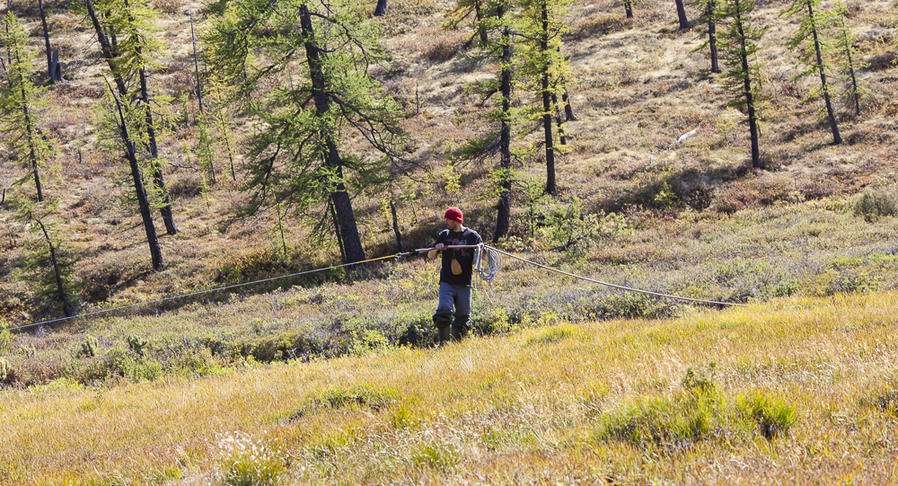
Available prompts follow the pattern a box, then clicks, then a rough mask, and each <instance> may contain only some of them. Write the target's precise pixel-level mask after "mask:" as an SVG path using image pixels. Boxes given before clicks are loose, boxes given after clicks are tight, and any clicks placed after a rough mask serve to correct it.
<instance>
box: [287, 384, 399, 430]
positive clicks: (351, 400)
mask: <svg viewBox="0 0 898 486" xmlns="http://www.w3.org/2000/svg"><path fill="white" fill-rule="evenodd" d="M399 397H400V395H399V392H397V391H396V390H393V389H391V388H374V387H368V386H358V387H355V388H351V389H331V390H327V391H325V392H323V393H320V394H318V395H317V396H312V397H311V398H309V399H307V400H306V403H305V404H304V405H303V406H302V407H300V408H299V409H298V410H296V411H295V412H293V413H292V414H291V415H290V418H289V419H288V420H289V421H291V422H292V421H295V420H298V419H299V418H301V417H304V416H306V415H308V414H309V413H312V412H315V411H317V410H326V409H331V410H336V409H340V408H346V407H351V406H357V407H365V408H369V409H371V410H374V411H377V410H381V409H382V408H384V407H386V406H388V405H390V404H392V403H395V402H396V401H397V400H398V399H399Z"/></svg>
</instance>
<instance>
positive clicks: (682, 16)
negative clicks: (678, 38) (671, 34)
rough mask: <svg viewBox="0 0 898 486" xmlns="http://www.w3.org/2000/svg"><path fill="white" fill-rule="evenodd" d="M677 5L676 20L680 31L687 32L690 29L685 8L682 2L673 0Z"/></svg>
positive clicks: (681, 0)
mask: <svg viewBox="0 0 898 486" xmlns="http://www.w3.org/2000/svg"><path fill="white" fill-rule="evenodd" d="M675 1H676V4H677V18H678V19H679V20H680V30H687V29H689V28H690V27H692V26H691V25H690V24H689V19H688V18H686V6H685V5H683V0H675Z"/></svg>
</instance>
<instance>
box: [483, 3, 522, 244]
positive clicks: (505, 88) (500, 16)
mask: <svg viewBox="0 0 898 486" xmlns="http://www.w3.org/2000/svg"><path fill="white" fill-rule="evenodd" d="M489 10H490V15H489V17H488V18H487V19H485V21H484V22H483V28H484V30H485V31H492V32H495V35H494V36H493V38H494V39H495V40H494V41H493V42H492V43H489V42H488V43H486V44H484V47H485V49H486V51H487V53H488V56H489V57H490V58H492V59H494V60H496V61H498V72H497V76H496V79H494V80H492V81H491V82H489V83H487V84H488V85H489V86H491V89H490V90H489V91H488V94H489V95H490V96H492V95H493V94H498V99H497V100H496V104H497V105H498V106H497V108H496V109H494V110H492V111H490V112H489V114H488V117H489V118H490V119H491V120H492V121H494V122H498V124H499V139H498V142H499V144H498V147H497V148H498V152H499V169H498V170H497V171H496V172H495V173H494V174H495V179H496V186H497V189H498V196H499V203H498V206H497V212H496V232H495V233H494V235H493V241H494V242H495V241H499V239H501V238H504V237H506V236H508V229H509V226H510V218H511V186H512V181H513V174H512V169H511V159H512V154H511V129H512V122H513V118H514V115H513V113H512V107H511V96H512V89H513V81H514V69H515V67H514V59H513V57H512V56H513V53H514V43H513V39H512V25H511V24H512V19H511V12H510V10H511V2H510V1H509V0H494V1H493V2H491V3H490V4H489Z"/></svg>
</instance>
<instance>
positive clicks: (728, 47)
mask: <svg viewBox="0 0 898 486" xmlns="http://www.w3.org/2000/svg"><path fill="white" fill-rule="evenodd" d="M754 8H755V3H754V0H722V1H721V4H720V10H719V17H718V18H719V21H720V26H721V31H720V45H721V49H722V51H723V58H724V64H725V65H726V67H727V71H726V72H724V73H723V80H724V87H725V88H726V89H727V90H728V91H729V92H730V93H731V95H732V100H731V101H730V103H729V106H731V107H734V108H736V109H738V110H740V111H741V112H743V113H745V114H746V115H747V123H748V130H749V135H750V137H751V164H752V167H754V168H761V167H762V163H761V151H760V127H759V121H760V105H761V103H762V101H763V97H762V95H761V65H760V63H759V61H758V60H757V52H758V45H757V42H758V41H759V40H760V39H761V37H762V35H763V31H762V30H760V29H758V28H755V27H754V26H753V25H752V19H751V14H752V12H753V10H754Z"/></svg>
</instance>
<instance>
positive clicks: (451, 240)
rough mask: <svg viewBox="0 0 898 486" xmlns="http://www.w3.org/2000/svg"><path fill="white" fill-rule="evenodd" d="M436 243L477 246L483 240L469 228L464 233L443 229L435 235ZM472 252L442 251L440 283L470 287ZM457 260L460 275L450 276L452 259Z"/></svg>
mask: <svg viewBox="0 0 898 486" xmlns="http://www.w3.org/2000/svg"><path fill="white" fill-rule="evenodd" d="M437 243H442V244H444V245H446V246H451V245H477V244H480V243H483V238H481V237H480V235H478V234H477V232H476V231H474V230H472V229H471V228H465V230H464V231H449V230H448V229H444V230H443V231H440V234H439V235H437ZM474 251H476V249H475V248H449V249H447V250H443V269H442V270H441V271H440V282H446V283H451V284H453V285H465V286H468V287H470V286H471V277H472V274H473V273H474V268H473V267H474ZM453 258H455V259H456V260H458V263H459V264H460V265H461V274H460V275H453V274H452V259H453Z"/></svg>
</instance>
